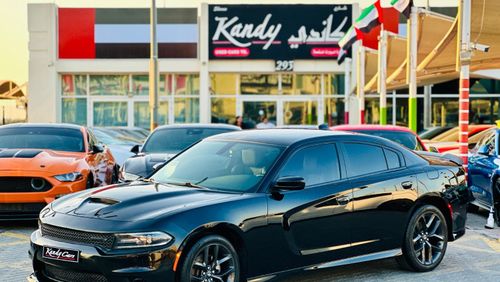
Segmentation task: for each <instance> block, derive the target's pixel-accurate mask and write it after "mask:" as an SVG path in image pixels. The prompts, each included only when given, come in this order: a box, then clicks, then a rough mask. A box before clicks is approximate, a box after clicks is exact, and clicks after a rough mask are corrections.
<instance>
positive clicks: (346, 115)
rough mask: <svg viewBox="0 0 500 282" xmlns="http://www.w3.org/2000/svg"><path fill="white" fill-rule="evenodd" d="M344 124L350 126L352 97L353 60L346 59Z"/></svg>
mask: <svg viewBox="0 0 500 282" xmlns="http://www.w3.org/2000/svg"><path fill="white" fill-rule="evenodd" d="M344 67H345V69H344V73H345V76H344V100H345V101H344V124H349V112H350V109H349V108H350V107H351V103H350V101H349V97H350V95H351V92H352V90H351V60H350V59H349V58H346V59H345V64H344Z"/></svg>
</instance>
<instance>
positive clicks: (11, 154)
mask: <svg viewBox="0 0 500 282" xmlns="http://www.w3.org/2000/svg"><path fill="white" fill-rule="evenodd" d="M41 152H43V150H40V149H21V150H20V149H5V150H0V158H22V159H31V158H34V157H36V156H37V155H38V154H40V153H41Z"/></svg>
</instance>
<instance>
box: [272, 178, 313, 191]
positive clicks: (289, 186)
mask: <svg viewBox="0 0 500 282" xmlns="http://www.w3.org/2000/svg"><path fill="white" fill-rule="evenodd" d="M304 187H306V182H305V180H304V178H303V177H300V176H285V177H281V178H279V179H278V180H277V181H276V183H275V184H274V185H273V190H275V191H276V190H285V191H295V190H302V189H304Z"/></svg>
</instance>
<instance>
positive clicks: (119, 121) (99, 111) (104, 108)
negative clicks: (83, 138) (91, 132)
mask: <svg viewBox="0 0 500 282" xmlns="http://www.w3.org/2000/svg"><path fill="white" fill-rule="evenodd" d="M93 111H94V115H93V117H94V126H127V124H128V111H127V102H94V109H93Z"/></svg>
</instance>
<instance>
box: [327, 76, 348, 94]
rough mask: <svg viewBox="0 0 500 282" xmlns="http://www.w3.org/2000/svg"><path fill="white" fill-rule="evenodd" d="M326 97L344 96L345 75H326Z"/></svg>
mask: <svg viewBox="0 0 500 282" xmlns="http://www.w3.org/2000/svg"><path fill="white" fill-rule="evenodd" d="M324 81H325V82H324V84H325V95H344V83H345V75H343V74H325V76H324Z"/></svg>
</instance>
